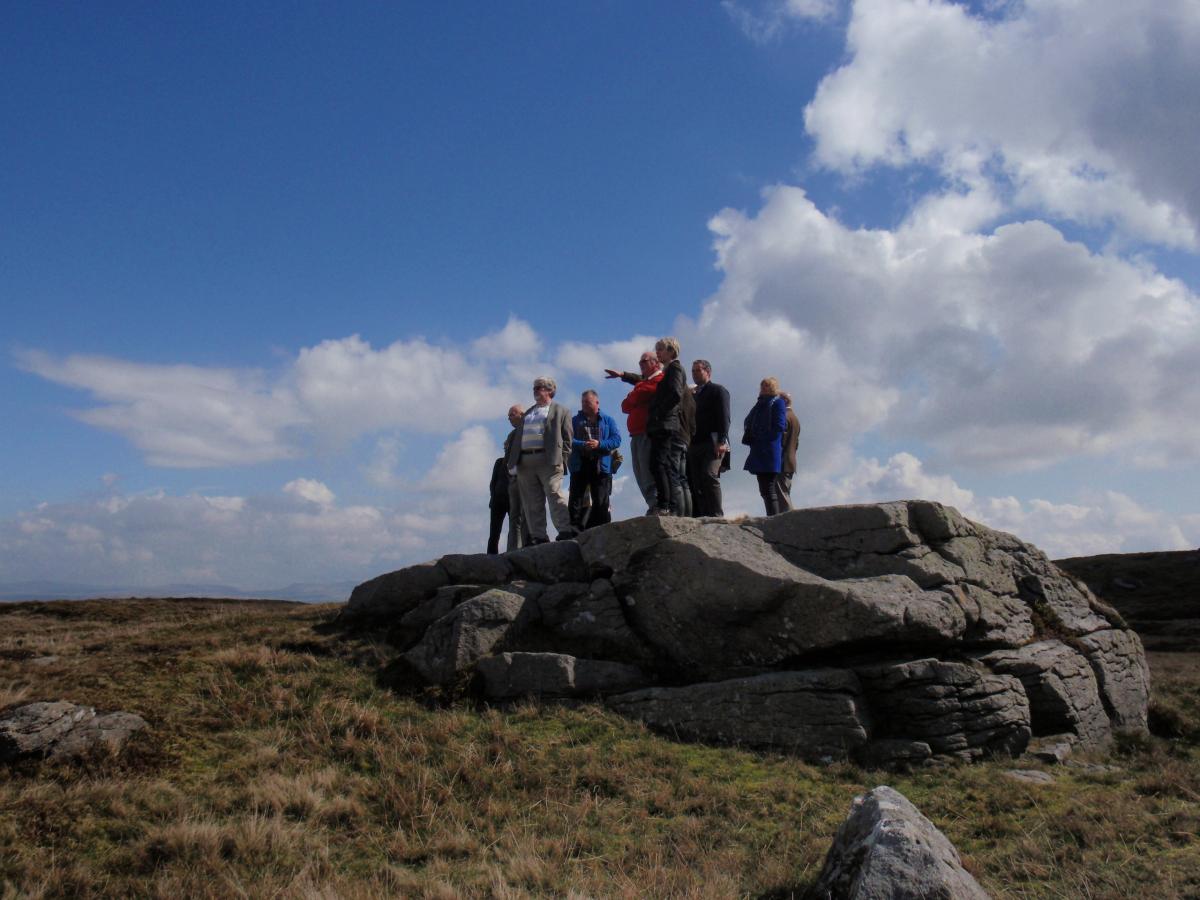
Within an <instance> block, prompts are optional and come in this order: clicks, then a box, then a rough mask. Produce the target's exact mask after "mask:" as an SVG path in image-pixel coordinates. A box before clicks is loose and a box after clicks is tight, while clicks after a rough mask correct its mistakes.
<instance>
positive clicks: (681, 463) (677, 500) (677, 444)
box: [671, 439, 694, 516]
mask: <svg viewBox="0 0 1200 900" xmlns="http://www.w3.org/2000/svg"><path fill="white" fill-rule="evenodd" d="M687 450H688V445H687V444H686V443H685V442H683V441H681V440H678V439H676V440H675V441H673V442H672V443H671V453H672V455H673V456H674V457H675V483H674V484H672V485H671V512H673V513H675V515H677V516H691V515H694V513H693V511H692V489H691V485H689V483H688V477H687Z"/></svg>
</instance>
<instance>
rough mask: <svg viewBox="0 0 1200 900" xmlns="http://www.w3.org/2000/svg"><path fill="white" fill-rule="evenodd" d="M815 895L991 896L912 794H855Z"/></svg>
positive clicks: (881, 899) (911, 899)
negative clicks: (924, 812)
mask: <svg viewBox="0 0 1200 900" xmlns="http://www.w3.org/2000/svg"><path fill="white" fill-rule="evenodd" d="M810 896H812V897H819V898H821V900H986V898H987V896H988V895H987V893H986V892H985V891H984V890H983V888H982V887H980V886H979V882H978V881H976V880H975V879H974V877H972V875H971V873H970V872H968V871H967V870H966V869H964V868H963V865H962V860H961V859H960V858H959V855H958V851H957V850H955V849H954V845H953V844H951V843H950V841H949V840H948V839H947V837H946V836H945V835H944V834H942V833H941V832H940V831H939V830H938V829H937V827H936V826H935V825H934V824H933V823H932V822H930V821H929V820H928V819H927V818H925V816H923V815H921V811H920V810H918V809H917V808H916V807H915V806H913V805H912V803H910V802H909V800H908V798H907V797H905V796H904V795H903V794H901V793H900V792H899V791H895V790H893V789H892V788H890V787H877V788H875V789H874V790H873V791H871V792H870V793H868V794H864V795H863V796H861V797H856V798H855V799H854V805H853V807H852V808H851V810H850V816H849V818H847V819H846V821H845V822H843V823H842V827H841V828H839V829H838V833H837V836H836V837H835V838H834V839H833V845H832V846H831V847H830V848H829V854H828V855H827V856H826V857H825V867H824V868H823V869H822V870H821V875H820V877H818V879H817V883H816V885H815V886H814V887H813V889H812V891H811V893H810Z"/></svg>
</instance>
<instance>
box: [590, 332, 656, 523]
mask: <svg viewBox="0 0 1200 900" xmlns="http://www.w3.org/2000/svg"><path fill="white" fill-rule="evenodd" d="M638 368H639V369H640V370H641V371H640V372H637V373H635V372H618V371H617V370H616V369H605V370H604V372H605V375H606V376H607V377H608V378H620V379H621V380H622V381H624V382H627V383H628V384H632V385H633V390H632V391H630V392H629V393H628V394H627V395H626V396H625V399H624V400H622V401H621V412H623V413H625V414H627V415H628V416H629V419H628V423H627V424H628V427H629V455H630V456H631V457H632V458H633V478H634V480H635V481H636V482H637V486H638V490H639V491H641V492H642V499H643V500H645V501H646V508H647V509H655V508H656V507H657V506H658V502H657V501H658V491H657V490H656V489H655V487H654V475H653V474H651V471H650V436H649V435H648V434H646V420H647V419H648V418H649V416H650V404H651V403H652V402H653V400H654V392H655V390H657V388H658V383H659V382H660V381H662V377H663V369H662V363H660V362H659V361H658V356H657V355H656V354H655V352H654V351H653V350H647V351H645V352H644V353H643V354H642V357H641V359H639V360H638Z"/></svg>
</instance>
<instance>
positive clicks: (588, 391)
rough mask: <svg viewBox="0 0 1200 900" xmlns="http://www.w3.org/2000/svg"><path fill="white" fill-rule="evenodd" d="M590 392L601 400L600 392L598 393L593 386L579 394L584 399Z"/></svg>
mask: <svg viewBox="0 0 1200 900" xmlns="http://www.w3.org/2000/svg"><path fill="white" fill-rule="evenodd" d="M588 394H591V395H592V396H593V397H595V398H596V399H597V400H599V399H600V395H599V394H598V393H596V392H595V391H594V390H592V389H591V388H588V389H587V390H586V391H584V392H583V393H582V394H580V395H579V396H580V399H583V398H584V397H586V396H587V395H588Z"/></svg>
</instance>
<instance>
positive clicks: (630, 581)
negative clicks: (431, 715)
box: [341, 500, 1149, 765]
mask: <svg viewBox="0 0 1200 900" xmlns="http://www.w3.org/2000/svg"><path fill="white" fill-rule="evenodd" d="M341 619H342V621H343V623H344V624H346V625H347V626H348V627H371V628H383V629H386V631H387V634H388V637H389V639H390V640H391V641H392V642H393V643H395V644H396V645H397V646H398V647H399V649H400V650H401V651H403V657H404V659H405V660H406V661H407V663H408V664H409V666H410V667H411V668H412V669H413V670H414V671H416V672H417V673H418V674H419V675H420V676H421V678H423V679H424V680H425V681H427V682H429V683H431V684H435V685H442V686H443V687H449V686H452V685H455V686H462V685H465V684H468V683H469V679H467V678H466V676H468V675H470V674H471V673H472V672H475V673H477V674H478V675H479V677H478V678H476V679H474V680H473V682H470V683H473V684H475V685H476V686H477V687H478V688H479V689H480V690H481V691H482V693H483V694H484V696H486V697H488V698H490V699H493V700H496V701H506V700H508V699H513V698H516V697H518V696H531V695H532V696H542V697H547V698H555V699H559V698H571V697H596V696H601V697H603V698H604V701H605V702H606V703H607V704H608V705H609V706H610V707H611V708H613V709H615V710H618V711H620V712H622V713H624V714H627V715H630V716H634V717H636V718H639V719H641V720H643V721H645V722H646V723H648V724H649V725H651V726H652V727H655V728H661V729H662V730H664V731H666V732H668V733H671V734H676V735H680V736H686V737H690V738H695V739H699V740H711V741H720V742H733V743H743V744H747V745H754V746H763V747H774V748H779V749H785V750H789V751H791V752H795V753H798V754H800V755H802V756H806V757H811V758H814V759H829V758H846V757H853V758H857V759H859V760H861V761H863V762H865V763H868V764H879V765H913V764H919V763H921V762H923V761H927V760H931V759H936V758H939V757H940V758H945V757H957V758H965V759H974V758H977V757H979V756H986V755H989V754H997V753H1002V754H1013V753H1019V752H1021V751H1022V750H1023V749H1024V748H1025V746H1026V745H1027V744H1028V743H1029V741H1030V739H1031V738H1036V737H1046V736H1050V735H1053V736H1055V738H1056V739H1061V740H1067V741H1071V742H1073V743H1074V745H1075V746H1077V747H1083V748H1102V747H1104V746H1106V745H1107V744H1108V743H1109V742H1110V740H1111V737H1112V735H1113V733H1114V732H1120V731H1133V732H1144V731H1145V729H1146V711H1147V706H1148V701H1149V676H1148V672H1147V669H1146V664H1145V655H1144V653H1143V651H1142V646H1141V643H1140V642H1139V640H1138V638H1137V636H1136V635H1135V634H1134V633H1133V632H1131V631H1129V630H1128V629H1127V628H1125V626H1124V624H1123V623H1122V622H1121V620H1120V618H1119V617H1118V616H1117V615H1116V614H1115V613H1113V611H1112V610H1111V609H1109V608H1108V607H1107V606H1105V605H1104V604H1103V603H1100V602H1099V601H1098V600H1096V598H1095V597H1094V596H1093V595H1092V594H1091V593H1090V592H1089V591H1088V590H1087V588H1086V587H1084V586H1082V585H1081V584H1079V583H1078V582H1076V581H1075V580H1073V579H1072V578H1070V577H1068V576H1067V575H1065V574H1064V573H1063V572H1061V571H1060V570H1059V569H1058V568H1056V567H1055V566H1054V565H1053V564H1052V563H1051V562H1050V561H1049V560H1048V559H1047V558H1046V556H1045V555H1044V554H1042V553H1041V552H1040V551H1039V550H1037V548H1035V547H1032V546H1030V545H1029V544H1025V543H1023V542H1021V541H1020V540H1018V539H1017V538H1016V537H1014V536H1012V535H1009V534H1004V533H1002V532H997V531H993V530H991V529H989V528H987V527H985V526H982V525H979V524H977V523H974V522H971V521H969V520H967V519H965V518H963V517H962V516H961V515H960V514H959V513H958V512H956V511H955V510H953V509H950V508H948V507H945V506H942V505H940V504H937V503H931V502H927V501H920V500H913V501H898V502H893V503H880V504H870V505H863V506H842V507H829V508H824V509H806V510H795V511H792V512H788V513H784V514H782V515H779V516H775V517H772V518H766V519H749V520H745V521H742V522H728V521H724V520H719V519H684V518H660V517H643V518H638V519H631V520H628V521H624V522H614V523H612V524H609V525H605V526H602V527H600V528H596V529H592V530H590V531H586V532H584V533H583V534H582V535H580V536H579V538H578V539H577V540H574V541H564V542H557V543H553V544H542V545H538V546H534V547H528V548H525V549H522V550H518V551H513V552H511V553H506V554H502V555H498V556H486V555H482V554H479V555H453V556H447V557H443V558H442V559H441V560H436V561H432V562H428V563H422V564H419V565H415V566H409V567H408V568H406V569H401V570H400V571H398V572H392V573H389V574H387V575H382V576H379V577H378V578H375V579H373V580H371V581H369V582H366V583H364V584H362V585H360V586H359V587H358V588H356V589H355V591H354V593H353V594H352V595H351V598H350V602H349V603H348V604H347V606H346V608H345V609H344V610H343V612H342V614H341ZM635 688H636V689H635Z"/></svg>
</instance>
